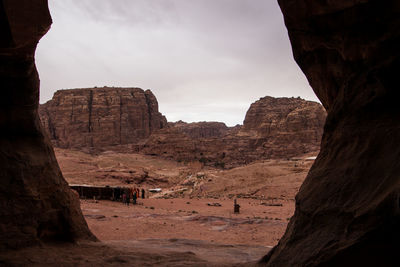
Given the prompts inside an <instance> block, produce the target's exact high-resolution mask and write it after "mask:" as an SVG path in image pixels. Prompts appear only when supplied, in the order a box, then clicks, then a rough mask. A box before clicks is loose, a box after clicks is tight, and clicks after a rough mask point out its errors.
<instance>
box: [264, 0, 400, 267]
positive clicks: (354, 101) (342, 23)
mask: <svg viewBox="0 0 400 267" xmlns="http://www.w3.org/2000/svg"><path fill="white" fill-rule="evenodd" d="M279 4H280V6H281V9H282V11H283V14H284V18H285V24H286V26H287V28H288V32H289V37H290V40H291V43H292V47H293V54H294V57H295V60H296V62H297V63H298V64H299V66H300V67H301V69H302V70H303V72H304V73H305V75H306V76H307V78H308V81H309V82H310V84H311V86H312V87H313V90H314V91H315V93H316V94H317V96H318V97H319V99H320V100H321V102H322V104H323V105H324V107H325V108H326V109H327V111H328V116H327V120H326V125H325V132H324V135H323V138H322V143H321V151H320V153H319V156H318V158H317V159H316V161H315V163H314V165H313V167H312V168H311V170H310V172H309V174H308V176H307V178H306V180H305V181H304V183H303V185H302V186H301V188H300V191H299V193H298V195H297V196H296V211H295V214H294V216H293V217H292V218H291V220H290V222H289V225H288V227H287V230H286V233H285V235H284V236H283V237H282V239H281V240H280V241H279V244H278V245H277V246H276V247H275V248H274V249H273V250H272V251H271V252H270V253H269V254H268V255H267V256H266V257H265V258H264V260H263V261H264V263H266V265H267V266H399V264H400V262H399V256H398V255H399V254H398V252H399V244H398V242H399V240H400V207H399V203H400V202H399V199H400V179H399V175H400V163H399V155H400V147H399V145H398V142H399V140H400V131H399V126H400V125H399V124H400V121H399V115H400V108H399V107H400V106H399V104H398V99H399V86H398V84H399V82H398V81H399V77H398V73H399V69H400V50H399V46H400V16H399V14H400V4H399V1H395V0H388V1H373V0H354V1H314V0H299V1H291V0H279Z"/></svg>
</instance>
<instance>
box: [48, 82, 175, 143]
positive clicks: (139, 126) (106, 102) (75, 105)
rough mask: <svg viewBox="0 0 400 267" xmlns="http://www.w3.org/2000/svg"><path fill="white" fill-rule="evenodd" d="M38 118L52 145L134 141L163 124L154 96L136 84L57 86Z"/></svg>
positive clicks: (143, 137) (143, 138)
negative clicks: (122, 85)
mask: <svg viewBox="0 0 400 267" xmlns="http://www.w3.org/2000/svg"><path fill="white" fill-rule="evenodd" d="M40 118H41V121H42V123H43V125H44V128H45V129H46V131H47V132H48V135H49V136H50V138H51V141H52V142H53V144H54V145H55V146H57V147H61V148H79V149H82V148H85V147H86V148H87V147H90V148H94V149H102V148H104V147H107V146H116V145H125V144H136V143H138V142H140V141H143V140H145V139H146V138H147V137H149V136H150V134H151V133H152V132H154V131H155V130H158V129H161V128H163V127H165V126H166V124H167V121H166V119H165V117H164V116H163V115H162V114H161V113H160V112H158V102H157V99H156V97H155V96H154V95H153V93H152V92H151V91H150V90H146V91H143V90H142V89H140V88H115V87H103V88H86V89H70V90H59V91H57V92H56V93H55V94H54V96H53V99H51V100H50V101H48V102H47V103H45V104H43V105H41V106H40Z"/></svg>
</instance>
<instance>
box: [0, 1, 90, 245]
mask: <svg viewBox="0 0 400 267" xmlns="http://www.w3.org/2000/svg"><path fill="white" fill-rule="evenodd" d="M50 25H51V17H50V14H49V11H48V7H47V1H45V0H38V1H28V0H21V1H11V0H3V1H0V29H1V34H2V37H1V38H0V87H1V91H0V102H1V103H0V109H1V111H0V114H1V116H0V133H1V134H0V169H1V171H0V250H2V249H5V248H15V247H22V246H28V245H32V244H36V243H38V242H40V241H46V240H57V241H74V240H77V239H82V238H84V239H95V238H94V236H93V235H92V234H91V233H90V231H89V229H88V227H87V224H86V222H85V220H84V218H83V216H82V213H81V210H80V207H79V201H78V199H77V197H76V196H75V195H74V194H73V193H72V191H71V190H70V189H69V187H68V184H67V183H66V182H65V180H64V178H63V176H62V174H61V171H60V169H59V167H58V164H57V161H56V158H55V156H54V152H53V149H52V147H51V143H50V141H49V140H48V138H47V137H46V136H45V135H44V134H43V132H42V129H41V125H40V120H39V116H38V99H39V77H38V73H37V71H36V67H35V62H34V53H35V49H36V45H37V43H38V41H39V39H40V38H41V37H42V36H43V35H44V34H45V33H46V32H47V31H48V30H49V28H50Z"/></svg>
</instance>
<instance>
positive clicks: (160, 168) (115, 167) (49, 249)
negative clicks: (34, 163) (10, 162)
mask: <svg viewBox="0 0 400 267" xmlns="http://www.w3.org/2000/svg"><path fill="white" fill-rule="evenodd" d="M56 156H57V159H58V161H59V164H60V167H61V170H62V172H63V174H64V177H65V178H66V180H67V181H68V182H69V183H70V184H89V185H103V186H105V185H109V186H138V187H140V188H145V189H149V188H154V187H160V188H162V192H161V193H156V194H150V195H148V197H150V198H146V199H139V201H138V204H137V205H132V204H131V205H129V206H126V205H124V204H122V203H121V202H113V201H108V200H92V199H90V200H84V199H83V200H81V208H82V212H83V214H84V216H85V218H86V221H87V223H88V226H89V228H90V229H91V231H92V232H93V233H94V234H95V235H96V236H97V237H98V238H99V240H100V241H101V242H99V243H80V244H78V245H63V246H60V245H51V246H49V245H44V246H42V247H36V248H27V249H24V250H18V251H13V252H7V253H0V265H4V266H55V265H57V266H95V265H96V266H232V265H235V264H236V265H238V266H243V265H245V266H250V265H252V264H254V263H255V262H256V261H257V260H259V259H260V258H261V257H262V256H263V255H265V254H266V253H267V252H268V251H269V250H270V249H271V248H272V247H273V246H274V245H276V244H277V242H278V241H279V238H280V237H281V236H282V234H283V233H284V231H285V229H286V226H287V223H288V221H289V219H290V217H291V216H292V214H293V212H294V197H295V194H296V193H297V192H298V189H299V187H300V185H301V184H302V182H303V180H304V178H305V176H306V174H307V172H308V170H309V168H310V166H311V164H312V161H309V160H305V157H308V156H310V155H305V156H304V158H303V159H292V160H270V161H262V162H255V163H252V164H249V165H246V166H241V167H237V168H234V169H230V170H221V169H212V168H204V167H203V166H201V164H199V163H197V162H195V163H177V162H174V161H168V160H164V159H160V158H155V157H150V156H145V155H140V154H123V153H115V152H106V153H102V154H99V155H89V154H85V153H82V152H79V151H71V150H62V149H56ZM234 199H237V203H238V204H239V205H240V213H239V214H235V213H234V212H233V201H234Z"/></svg>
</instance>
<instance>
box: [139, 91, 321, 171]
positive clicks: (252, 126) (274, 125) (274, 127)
mask: <svg viewBox="0 0 400 267" xmlns="http://www.w3.org/2000/svg"><path fill="white" fill-rule="evenodd" d="M325 116H326V113H325V110H324V108H323V107H322V106H321V105H320V104H318V103H316V102H311V101H305V100H303V99H300V98H273V97H264V98H261V99H260V100H258V101H256V102H255V103H253V104H252V105H251V106H250V109H249V110H248V111H247V114H246V118H245V120H244V124H243V126H236V127H234V128H228V127H226V126H225V124H222V123H215V122H201V123H183V122H178V123H174V124H170V127H168V128H165V129H162V130H160V131H158V132H155V133H154V134H152V135H151V136H150V138H149V139H148V141H147V142H146V143H145V145H144V147H143V149H142V152H144V153H146V154H151V155H158V156H162V157H166V158H171V159H175V160H178V161H197V160H198V161H200V162H202V163H204V164H206V165H213V166H219V167H234V166H237V165H241V164H246V163H250V162H252V161H255V160H259V159H271V158H288V157H294V156H300V155H304V153H308V152H318V150H319V145H320V140H321V136H322V131H323V125H324V122H325Z"/></svg>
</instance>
